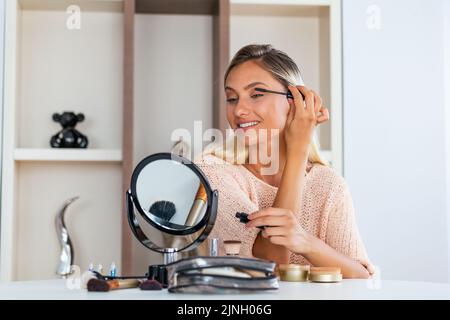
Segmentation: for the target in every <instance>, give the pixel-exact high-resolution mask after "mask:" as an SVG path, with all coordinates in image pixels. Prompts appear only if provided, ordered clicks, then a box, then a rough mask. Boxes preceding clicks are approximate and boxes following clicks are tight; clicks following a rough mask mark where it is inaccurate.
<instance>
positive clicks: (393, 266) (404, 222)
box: [343, 0, 450, 282]
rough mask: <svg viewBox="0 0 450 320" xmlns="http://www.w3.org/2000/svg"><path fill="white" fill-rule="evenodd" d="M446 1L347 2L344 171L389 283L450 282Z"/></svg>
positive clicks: (364, 230) (374, 255) (363, 227)
mask: <svg viewBox="0 0 450 320" xmlns="http://www.w3.org/2000/svg"><path fill="white" fill-rule="evenodd" d="M443 1H444V0H436V1H429V0H396V1H392V0H344V1H343V32H344V34H343V36H344V39H343V41H344V44H343V48H344V49H343V50H344V58H343V63H344V172H345V177H346V181H347V183H348V184H349V187H350V189H351V191H352V194H353V199H354V204H355V207H356V210H357V214H358V221H359V226H360V231H361V233H362V237H363V239H364V240H365V242H366V246H367V249H368V252H369V255H370V257H371V259H372V260H373V262H374V263H375V264H377V265H378V266H379V267H380V269H381V277H382V278H383V279H400V280H426V281H436V282H441V281H448V274H449V262H448V256H449V246H448V228H449V227H450V226H449V224H448V222H447V218H448V217H447V212H448V207H447V206H448V204H447V203H446V201H448V198H449V195H448V191H447V190H446V183H448V182H449V181H450V179H449V178H448V175H447V178H446V172H448V171H446V170H448V169H449V168H448V163H449V162H450V158H449V157H448V155H447V157H446V139H445V134H446V133H447V134H448V131H447V132H446V128H445V120H444V119H445V108H444V92H445V90H444V72H443V70H444V41H443V39H444V16H443V10H442V9H443ZM444 2H445V1H444ZM447 2H448V1H447ZM369 5H376V6H378V8H379V9H380V10H381V11H380V14H381V15H380V17H381V25H380V26H381V29H379V30H370V29H368V28H367V25H366V22H367V18H368V15H367V14H366V10H367V8H368V7H369ZM447 7H448V4H447ZM447 29H448V26H447ZM448 34H450V33H448ZM447 48H448V44H447ZM447 69H448V66H447ZM447 80H448V78H447ZM448 88H449V85H448V83H447V90H448ZM447 98H448V93H447ZM448 123H450V121H449V122H448ZM446 179H447V180H446ZM446 192H447V193H446Z"/></svg>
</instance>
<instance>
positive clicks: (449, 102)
mask: <svg viewBox="0 0 450 320" xmlns="http://www.w3.org/2000/svg"><path fill="white" fill-rule="evenodd" d="M443 3H444V21H445V24H444V27H445V31H444V44H445V51H444V57H445V68H444V72H445V75H444V87H445V110H446V117H445V118H446V130H447V134H446V137H447V192H446V193H447V235H448V242H447V243H448V244H449V247H448V250H449V251H448V257H449V275H450V168H449V167H450V161H449V160H450V1H445V0H444V1H443ZM449 277H450V276H449Z"/></svg>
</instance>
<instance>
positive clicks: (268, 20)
mask: <svg viewBox="0 0 450 320" xmlns="http://www.w3.org/2000/svg"><path fill="white" fill-rule="evenodd" d="M230 12H231V14H230V59H231V58H232V57H233V55H234V54H235V53H236V52H237V51H238V50H239V49H240V48H241V47H243V46H244V45H247V44H250V43H259V44H262V43H264V44H272V45H273V46H274V47H275V48H277V49H279V50H282V51H285V52H286V53H287V54H288V55H289V56H291V57H292V58H293V59H294V61H295V62H296V63H297V65H298V66H299V68H300V71H301V73H302V76H303V80H304V81H305V85H306V86H307V87H310V88H312V89H313V90H315V91H316V92H318V93H319V94H320V95H321V97H322V99H323V102H324V105H325V106H326V107H328V109H329V111H330V121H329V122H328V123H326V124H323V125H320V126H319V127H318V130H317V135H318V140H319V145H320V148H321V149H322V150H323V152H322V156H323V157H324V158H325V159H327V160H328V161H329V162H331V165H332V166H333V168H334V169H335V170H336V171H337V172H338V173H341V174H342V173H343V169H342V161H343V143H342V79H341V74H342V73H341V70H342V62H341V55H342V53H341V1H340V0H231V6H230Z"/></svg>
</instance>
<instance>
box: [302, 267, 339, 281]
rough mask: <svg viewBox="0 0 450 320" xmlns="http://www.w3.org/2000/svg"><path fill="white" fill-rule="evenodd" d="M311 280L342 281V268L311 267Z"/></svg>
mask: <svg viewBox="0 0 450 320" xmlns="http://www.w3.org/2000/svg"><path fill="white" fill-rule="evenodd" d="M309 281H311V282H321V283H332V282H340V281H342V274H341V269H340V268H332V267H311V270H310V272H309Z"/></svg>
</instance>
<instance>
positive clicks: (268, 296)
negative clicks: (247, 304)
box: [0, 280, 450, 300]
mask: <svg viewBox="0 0 450 320" xmlns="http://www.w3.org/2000/svg"><path fill="white" fill-rule="evenodd" d="M373 284H375V288H374V285H373ZM0 299H3V300H6V299H25V300H28V299H39V300H46V299H57V300H68V299H69V300H80V299H81V300H97V299H105V300H116V299H118V300H130V299H133V300H141V299H148V300H155V299H163V300H177V299H181V300H205V299H211V300H212V299H214V300H216V299H218V300H227V299H232V300H252V299H257V300H280V299H281V300H291V299H294V300H307V299H450V285H449V284H447V283H427V282H407V281H388V280H385V281H380V282H379V283H378V285H376V283H372V284H371V283H370V282H368V281H366V280H343V281H342V282H341V283H334V284H319V283H299V282H281V281H280V289H278V290H276V291H272V292H258V293H252V294H239V295H223V294H221V295H203V294H179V293H177V294H175V293H168V292H167V290H162V291H141V290H140V289H122V290H114V291H110V292H88V291H87V290H82V289H81V290H80V289H69V288H68V287H67V285H66V281H65V280H47V281H29V282H9V283H1V284H0Z"/></svg>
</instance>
